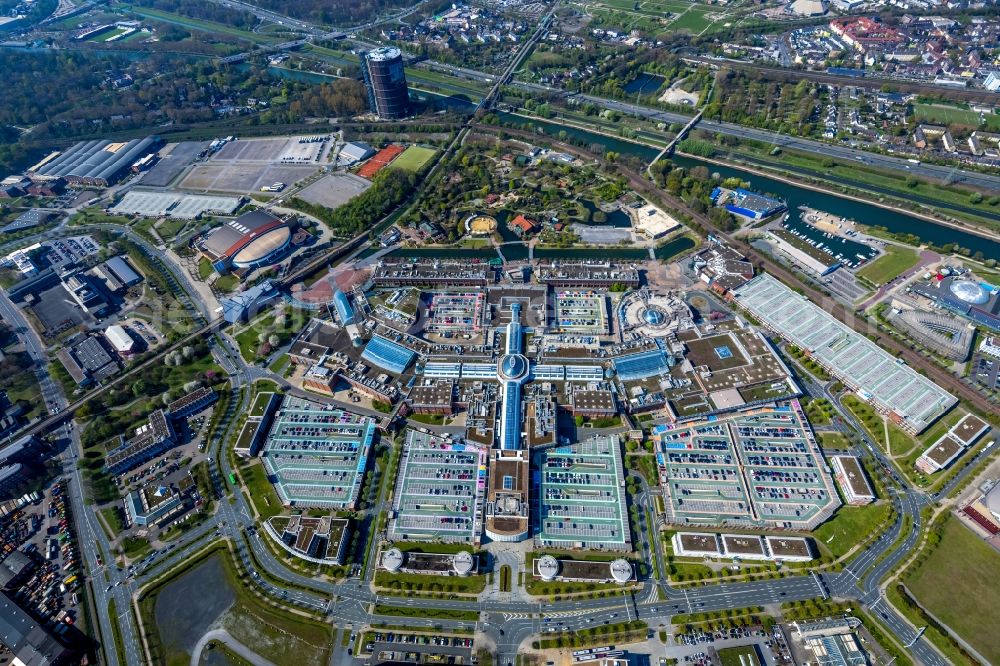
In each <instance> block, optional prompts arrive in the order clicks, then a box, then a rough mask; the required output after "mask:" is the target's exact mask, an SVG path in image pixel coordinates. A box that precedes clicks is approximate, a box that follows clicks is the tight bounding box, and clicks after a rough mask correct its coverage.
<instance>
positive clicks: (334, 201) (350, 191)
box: [297, 173, 372, 208]
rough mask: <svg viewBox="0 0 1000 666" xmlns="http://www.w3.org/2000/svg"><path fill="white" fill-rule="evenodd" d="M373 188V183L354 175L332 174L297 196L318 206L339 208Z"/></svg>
mask: <svg viewBox="0 0 1000 666" xmlns="http://www.w3.org/2000/svg"><path fill="white" fill-rule="evenodd" d="M371 186H372V184H371V181H369V180H365V179H364V178H361V177H360V176H355V175H354V174H353V173H331V174H327V175H326V176H323V177H322V178H320V179H319V180H317V181H316V182H315V183H312V184H311V185H309V186H308V187H306V188H304V189H303V190H302V191H301V192H299V193H298V195H297V196H298V197H299V198H300V199H302V200H303V201H308V202H309V203H312V204H316V205H317V206H326V207H327V208H339V207H340V206H343V205H344V204H345V203H347V202H348V201H350V200H351V199H353V198H354V197H356V196H358V195H359V194H361V193H362V192H364V191H365V190H367V189H368V188H369V187H371Z"/></svg>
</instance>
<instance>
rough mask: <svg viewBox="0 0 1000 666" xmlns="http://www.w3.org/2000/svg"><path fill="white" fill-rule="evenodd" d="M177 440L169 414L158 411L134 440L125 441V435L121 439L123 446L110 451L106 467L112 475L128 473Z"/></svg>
mask: <svg viewBox="0 0 1000 666" xmlns="http://www.w3.org/2000/svg"><path fill="white" fill-rule="evenodd" d="M176 438H177V435H176V434H175V433H174V427H173V424H172V423H171V422H170V419H169V418H167V413H166V412H164V411H163V410H162V409H157V410H156V411H155V412H153V413H152V414H150V415H149V422H148V423H146V424H144V425H143V426H141V427H139V428H137V429H136V431H135V436H134V437H133V438H132V439H130V440H128V441H125V436H124V435H121V436H120V437H119V441H121V444H119V446H118V447H117V448H115V449H114V450H112V451H108V455H107V457H106V458H105V459H104V466H105V467H106V468H107V470H108V471H109V472H110V473H112V474H121V473H123V472H127V471H129V470H130V469H133V468H135V467H138V466H139V465H141V464H143V463H145V462H149V461H150V460H152V459H153V458H155V457H156V456H158V455H160V454H161V453H163V452H164V451H166V450H167V449H169V448H170V447H172V446H173V445H174V442H175V441H176Z"/></svg>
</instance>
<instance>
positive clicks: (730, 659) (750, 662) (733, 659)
mask: <svg viewBox="0 0 1000 666" xmlns="http://www.w3.org/2000/svg"><path fill="white" fill-rule="evenodd" d="M741 657H742V659H741ZM719 660H720V661H721V662H722V666H759V665H760V659H758V658H757V648H756V647H755V646H753V645H741V646H739V647H730V648H723V649H721V650H719Z"/></svg>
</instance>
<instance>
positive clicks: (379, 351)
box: [361, 335, 417, 375]
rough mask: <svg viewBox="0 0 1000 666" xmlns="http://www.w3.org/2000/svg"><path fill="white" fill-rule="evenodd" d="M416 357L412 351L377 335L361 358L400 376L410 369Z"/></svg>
mask: <svg viewBox="0 0 1000 666" xmlns="http://www.w3.org/2000/svg"><path fill="white" fill-rule="evenodd" d="M416 355H417V353H416V352H415V351H413V350H412V349H410V348H408V347H404V346H403V345H401V344H399V343H396V342H393V341H392V340H389V339H388V338H383V337H382V336H381V335H376V336H374V337H373V338H372V339H371V340H369V341H368V344H367V345H365V350H364V351H363V352H362V353H361V358H363V359H365V360H366V361H370V362H371V363H374V364H375V365H377V366H378V367H380V368H384V369H386V370H388V371H389V372H391V373H393V374H397V375H398V374H402V372H403V371H404V370H406V368H407V367H409V365H410V363H412V362H413V359H414V358H415V357H416Z"/></svg>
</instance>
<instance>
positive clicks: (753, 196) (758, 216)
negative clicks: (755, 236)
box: [711, 187, 786, 220]
mask: <svg viewBox="0 0 1000 666" xmlns="http://www.w3.org/2000/svg"><path fill="white" fill-rule="evenodd" d="M711 197H712V201H713V202H714V203H715V205H716V206H723V207H724V208H725V209H726V210H728V211H729V212H730V213H732V214H733V215H738V216H740V217H742V218H745V219H748V220H763V219H765V218H768V217H771V216H772V215H777V214H778V213H780V212H781V211H783V210H785V208H786V206H785V202H784V201H781V200H780V199H772V198H771V197H765V196H764V195H762V194H757V193H756V192H751V191H750V190H745V189H743V188H742V187H738V188H736V189H735V190H727V189H726V188H724V187H717V188H715V189H714V190H712V194H711Z"/></svg>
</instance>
